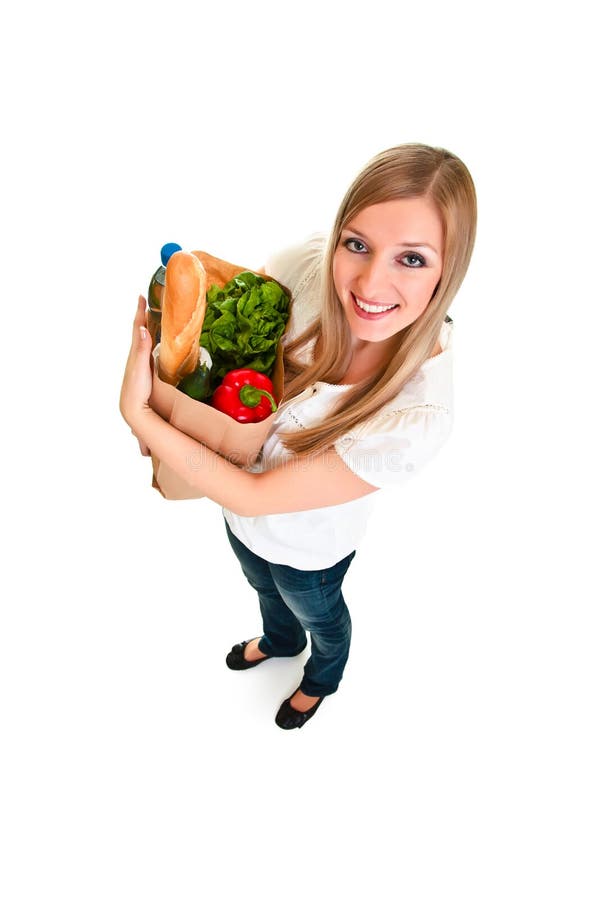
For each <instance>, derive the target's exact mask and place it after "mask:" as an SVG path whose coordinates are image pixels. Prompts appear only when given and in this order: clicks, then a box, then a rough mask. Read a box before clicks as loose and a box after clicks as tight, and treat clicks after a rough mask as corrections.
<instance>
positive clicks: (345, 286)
mask: <svg viewBox="0 0 600 900" xmlns="http://www.w3.org/2000/svg"><path fill="white" fill-rule="evenodd" d="M415 237H416V238H417V239H416V240H415ZM443 246H444V229H443V222H442V218H441V216H440V213H439V211H438V208H437V206H436V205H435V204H434V203H433V201H432V200H431V199H429V198H428V197H411V198H405V199H400V200H390V201H388V202H386V203H378V204H376V205H374V206H368V207H367V208H366V209H363V210H361V212H360V213H358V214H357V215H356V216H354V218H353V219H352V220H351V222H349V223H348V225H346V226H345V227H344V228H343V229H342V233H341V238H340V242H339V244H338V246H337V247H336V248H335V252H334V256H333V282H334V285H335V290H336V292H337V295H338V297H339V300H340V303H341V304H342V307H343V309H344V312H345V314H346V319H347V321H348V326H349V328H350V332H351V335H352V338H351V346H352V351H353V354H355V353H356V352H357V351H359V350H360V348H361V347H364V345H365V344H366V343H370V342H375V343H376V344H377V345H378V346H377V348H376V350H377V351H378V353H379V354H380V356H381V360H383V359H384V358H385V356H386V354H388V353H389V348H390V346H391V341H392V339H393V338H394V336H395V335H396V334H398V332H400V331H402V330H403V329H404V328H407V327H408V326H409V325H411V324H412V323H413V322H414V321H415V320H416V319H418V317H419V316H420V315H421V313H422V312H423V311H424V310H425V308H426V307H427V304H428V303H429V302H430V300H431V297H432V295H433V292H434V290H435V288H436V286H437V284H438V282H439V280H440V276H441V273H442V262H443ZM412 248H418V249H419V250H420V251H421V252H419V253H418V252H416V250H415V249H412ZM372 360H373V365H376V364H377V355H376V354H373V356H372ZM345 378H347V373H346V375H345Z"/></svg>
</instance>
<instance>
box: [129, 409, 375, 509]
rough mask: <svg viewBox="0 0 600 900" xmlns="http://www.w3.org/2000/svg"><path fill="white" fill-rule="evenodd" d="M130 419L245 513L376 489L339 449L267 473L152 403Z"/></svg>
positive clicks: (307, 505)
mask: <svg viewBox="0 0 600 900" xmlns="http://www.w3.org/2000/svg"><path fill="white" fill-rule="evenodd" d="M129 424H130V425H131V427H132V429H133V430H134V432H135V433H136V435H138V438H139V439H140V440H141V441H143V442H144V444H146V445H147V446H148V447H149V448H150V450H151V451H152V453H153V454H154V455H155V456H157V457H158V458H159V459H160V460H161V461H162V462H164V463H165V465H167V466H169V468H170V469H172V470H173V471H174V472H176V473H177V474H178V475H179V476H180V477H181V478H183V479H184V480H185V481H187V482H188V484H190V485H191V486H192V487H193V488H194V489H196V490H198V491H200V492H201V493H202V494H204V495H205V496H207V497H210V499H211V500H214V501H215V502H216V503H219V504H220V505H221V506H224V507H225V508H226V509H230V510H231V511H232V512H234V513H237V515H240V516H264V515H269V514H273V513H286V512H298V511H299V510H305V509H317V508H319V507H322V506H333V505H335V504H337V503H346V502H348V501H349V500H357V499H358V498H359V497H365V496H366V495H367V494H370V493H372V492H373V491H376V490H377V488H376V487H374V486H373V485H371V484H368V483H367V482H366V481H363V480H362V478H359V477H358V475H355V474H354V472H352V471H351V470H350V469H349V468H348V467H347V466H346V464H345V463H344V462H343V460H342V459H341V458H340V456H339V455H338V454H337V453H336V452H335V450H329V451H327V452H326V453H323V454H321V455H319V456H315V457H294V458H292V459H291V460H290V461H289V462H287V463H286V464H284V465H281V466H279V467H278V468H276V469H271V470H269V471H267V472H260V473H254V472H246V471H244V470H243V469H239V468H238V467H237V466H235V465H234V464H233V463H230V462H228V461H227V460H226V459H223V457H222V456H219V454H218V453H214V452H213V451H212V450H210V449H209V448H208V447H206V446H205V445H204V444H201V443H199V442H198V441H196V440H194V439H193V438H191V437H188V435H186V434H183V433H182V432H181V431H178V430H177V429H176V428H174V427H173V425H170V424H169V423H168V422H165V421H164V419H162V418H161V417H160V416H159V415H158V414H157V413H155V412H154V410H152V409H150V408H149V407H147V408H145V409H143V410H141V411H140V412H139V413H138V414H137V415H136V416H135V417H134V418H133V419H132V420H131V421H130V422H129Z"/></svg>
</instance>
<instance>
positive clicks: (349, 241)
mask: <svg viewBox="0 0 600 900" xmlns="http://www.w3.org/2000/svg"><path fill="white" fill-rule="evenodd" d="M350 244H359V246H361V247H364V246H365V245H364V244H363V242H362V241H359V240H358V238H347V239H346V240H345V241H344V247H347V248H348V250H350V251H351V252H352V253H362V250H353V249H352V248H351V247H350Z"/></svg>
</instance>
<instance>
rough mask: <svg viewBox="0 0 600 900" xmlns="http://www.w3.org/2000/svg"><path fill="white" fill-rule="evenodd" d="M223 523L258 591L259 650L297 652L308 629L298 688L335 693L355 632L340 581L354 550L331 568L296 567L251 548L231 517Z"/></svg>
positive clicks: (318, 693)
mask: <svg viewBox="0 0 600 900" xmlns="http://www.w3.org/2000/svg"><path fill="white" fill-rule="evenodd" d="M225 528H226V529H227V536H228V538H229V542H230V544H231V546H232V548H233V552H234V553H235V555H236V556H237V558H238V559H239V561H240V564H241V567H242V571H243V573H244V575H245V576H246V578H247V579H248V581H249V582H250V584H251V585H252V587H253V588H254V589H255V590H256V591H257V593H258V602H259V604H260V611H261V615H262V621H263V636H262V637H261V639H260V641H259V644H258V649H259V650H260V651H261V652H262V653H266V654H267V655H268V656H296V654H298V653H300V652H301V651H302V650H303V649H304V647H306V644H307V641H306V632H307V631H308V632H310V649H311V655H310V657H309V659H308V660H307V662H306V665H305V667H304V677H303V679H302V681H301V683H300V690H301V691H303V693H305V694H308V696H309V697H325V696H327V695H328V694H333V693H335V691H336V690H337V689H338V685H339V683H340V681H341V680H342V673H343V671H344V667H345V665H346V662H347V660H348V654H349V652H350V637H351V634H352V623H351V620H350V613H349V612H348V607H347V606H346V604H345V602H344V597H343V596H342V581H343V580H344V575H345V574H346V572H347V571H348V568H349V566H350V563H351V562H352V560H353V558H354V556H355V554H356V551H353V552H352V553H351V554H350V555H349V556H346V557H345V558H344V559H342V560H340V562H338V563H336V564H335V565H334V566H331V567H330V568H329V569H315V570H311V571H305V570H303V569H293V568H292V567H291V566H283V565H279V564H277V563H270V562H267V561H266V560H264V559H262V557H260V556H257V555H256V554H255V553H252V551H251V550H248V548H247V547H246V546H245V544H242V543H241V541H239V540H238V539H237V538H236V536H235V535H234V534H233V533H232V531H231V529H230V528H229V526H228V525H227V522H226V523H225Z"/></svg>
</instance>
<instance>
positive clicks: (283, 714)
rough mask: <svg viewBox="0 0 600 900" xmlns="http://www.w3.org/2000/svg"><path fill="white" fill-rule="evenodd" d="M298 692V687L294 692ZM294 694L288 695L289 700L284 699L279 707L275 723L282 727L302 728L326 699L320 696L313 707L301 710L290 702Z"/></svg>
mask: <svg viewBox="0 0 600 900" xmlns="http://www.w3.org/2000/svg"><path fill="white" fill-rule="evenodd" d="M297 693H298V689H297V688H296V690H295V691H294V694H297ZM294 694H292V696H291V697H288V698H287V700H284V701H283V703H282V704H281V706H280V707H279V710H278V712H277V715H276V716H275V724H276V725H279V727H280V728H286V729H289V728H302V726H303V725H305V724H306V722H308V720H309V719H311V718H312V717H313V716H314V714H315V713H316V711H317V710H318V708H319V707H320V705H321V703H322V702H323V700H324V699H325V697H319V699H318V700H317V702H316V703H315V705H314V706H311V708H310V709H308V710H307V711H306V712H300V711H299V710H297V709H294V707H293V706H292V705H291V704H290V700H291V699H292V697H293V696H294Z"/></svg>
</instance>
